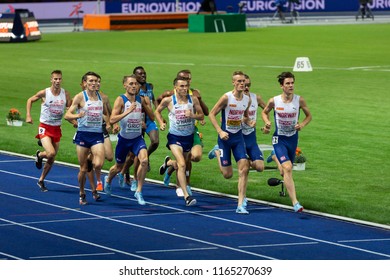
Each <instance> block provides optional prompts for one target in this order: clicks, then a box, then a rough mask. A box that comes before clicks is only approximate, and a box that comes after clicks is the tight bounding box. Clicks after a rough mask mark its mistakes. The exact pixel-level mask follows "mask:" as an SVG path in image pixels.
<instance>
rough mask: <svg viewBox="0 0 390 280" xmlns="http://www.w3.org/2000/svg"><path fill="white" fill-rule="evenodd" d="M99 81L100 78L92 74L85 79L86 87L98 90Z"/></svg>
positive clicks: (89, 89)
mask: <svg viewBox="0 0 390 280" xmlns="http://www.w3.org/2000/svg"><path fill="white" fill-rule="evenodd" d="M97 83H98V78H97V77H95V76H92V75H89V76H87V79H86V80H85V88H86V89H87V90H88V91H96V88H97Z"/></svg>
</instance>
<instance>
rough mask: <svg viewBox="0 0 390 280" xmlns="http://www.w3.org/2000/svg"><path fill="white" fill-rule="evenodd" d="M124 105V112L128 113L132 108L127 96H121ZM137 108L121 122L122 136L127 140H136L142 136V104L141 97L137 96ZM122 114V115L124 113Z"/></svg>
mask: <svg viewBox="0 0 390 280" xmlns="http://www.w3.org/2000/svg"><path fill="white" fill-rule="evenodd" d="M121 97H122V99H123V103H124V104H125V107H124V110H123V112H124V111H126V110H127V109H128V108H129V107H130V106H131V104H132V103H131V102H130V101H129V99H128V98H127V97H126V95H124V94H122V95H121ZM135 102H136V108H135V109H134V111H132V112H131V113H130V114H128V115H127V116H126V117H124V118H123V119H121V120H120V121H119V125H120V127H121V130H120V132H119V133H120V135H121V136H122V137H123V138H126V139H134V138H137V137H139V136H140V135H142V104H141V97H140V96H139V95H136V97H135ZM123 112H122V113H123Z"/></svg>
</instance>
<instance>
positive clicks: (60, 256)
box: [29, 253, 115, 260]
mask: <svg viewBox="0 0 390 280" xmlns="http://www.w3.org/2000/svg"><path fill="white" fill-rule="evenodd" d="M106 255H115V253H95V254H72V255H55V256H38V257H30V258H29V259H34V260H38V259H56V258H70V257H90V256H106Z"/></svg>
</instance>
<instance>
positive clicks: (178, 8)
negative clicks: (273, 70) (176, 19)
mask: <svg viewBox="0 0 390 280" xmlns="http://www.w3.org/2000/svg"><path fill="white" fill-rule="evenodd" d="M291 2H294V1H291ZM299 2H300V3H299V4H294V8H295V10H297V11H299V12H355V11H357V10H358V9H359V0H300V1H299ZM105 3H106V6H105V9H106V13H122V14H132V13H172V12H189V13H194V12H195V13H196V12H198V11H199V8H200V5H201V3H202V0H179V1H176V0H106V1H105ZM239 3H241V5H242V4H243V8H242V12H244V13H273V12H275V11H276V6H275V0H241V1H239V0H215V4H216V7H217V10H218V11H226V12H228V13H238V12H239V11H240V8H239ZM286 6H287V4H286ZM369 7H370V8H371V9H372V10H374V11H375V10H380V11H385V10H390V0H373V3H372V4H369Z"/></svg>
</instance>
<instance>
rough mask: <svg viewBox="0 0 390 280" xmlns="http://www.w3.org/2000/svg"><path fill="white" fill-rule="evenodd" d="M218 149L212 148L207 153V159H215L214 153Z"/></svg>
mask: <svg viewBox="0 0 390 280" xmlns="http://www.w3.org/2000/svg"><path fill="white" fill-rule="evenodd" d="M218 149H219V146H218V145H215V146H214V148H212V149H211V151H210V152H209V159H213V158H215V157H216V156H217V155H216V154H215V151H216V150H218Z"/></svg>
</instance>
